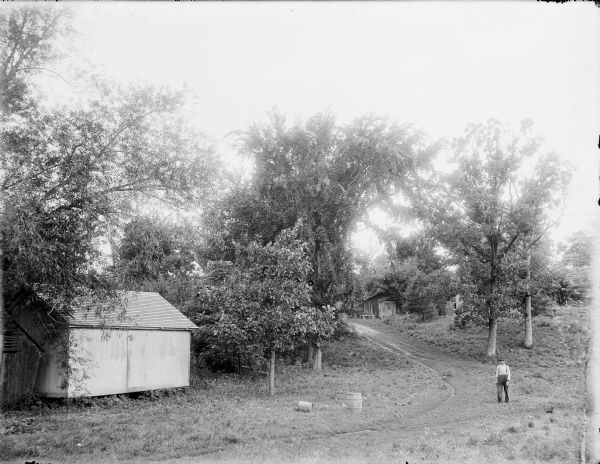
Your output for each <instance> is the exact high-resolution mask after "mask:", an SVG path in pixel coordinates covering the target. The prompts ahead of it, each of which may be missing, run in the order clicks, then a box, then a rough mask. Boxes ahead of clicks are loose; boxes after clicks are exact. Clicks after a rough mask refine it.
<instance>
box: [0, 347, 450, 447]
mask: <svg viewBox="0 0 600 464" xmlns="http://www.w3.org/2000/svg"><path fill="white" fill-rule="evenodd" d="M323 360H324V370H323V373H322V374H320V373H317V372H313V371H312V370H310V369H308V368H306V367H302V366H297V365H296V366H283V367H282V369H281V372H280V373H279V375H278V377H277V379H276V390H277V394H276V396H275V397H274V398H269V397H268V390H267V380H266V379H265V378H258V379H252V378H250V377H238V376H235V375H219V376H215V375H209V376H205V377H197V378H195V379H194V382H193V385H192V386H191V387H190V388H189V389H187V390H186V391H185V392H182V391H175V392H171V394H170V395H168V396H157V395H153V396H144V397H141V398H138V399H132V398H129V397H127V396H125V395H123V396H112V397H104V398H98V399H94V400H92V401H85V402H77V403H74V404H71V405H64V404H52V403H48V402H43V403H41V404H40V405H38V406H37V407H35V408H34V409H33V410H31V411H21V412H19V411H14V412H12V413H10V414H8V415H6V416H5V417H4V419H3V425H0V429H2V428H6V427H8V426H9V425H10V424H14V423H15V420H16V419H19V418H26V419H31V424H30V425H27V426H25V427H23V431H22V432H19V433H12V434H9V435H6V436H4V437H1V441H0V457H2V458H4V459H13V458H21V457H37V456H40V457H44V458H48V459H61V458H64V457H68V456H82V455H86V456H88V459H89V458H90V457H94V456H95V457H106V456H112V457H115V458H118V459H126V458H132V457H136V456H144V457H149V456H151V457H152V458H153V459H164V458H173V457H178V456H195V455H202V454H206V453H211V452H213V451H219V450H222V449H224V448H227V447H228V446H232V445H239V444H247V443H253V444H255V445H257V444H260V443H261V442H268V441H271V440H273V439H284V440H285V439H286V437H290V438H293V439H298V438H302V437H309V436H326V435H331V434H334V433H339V432H348V431H352V430H356V429H359V428H363V427H365V426H368V425H369V424H380V423H383V422H386V421H390V420H393V419H394V415H395V413H396V412H398V411H399V410H400V409H401V408H402V407H403V405H406V404H407V403H414V402H419V401H421V399H424V398H426V397H428V396H431V395H432V392H433V391H437V390H438V389H439V388H440V387H441V381H440V379H439V378H438V377H436V376H435V375H434V374H433V373H432V372H428V371H423V370H422V369H421V368H419V366H416V365H415V364H414V363H413V362H411V361H409V360H408V359H406V357H403V356H401V355H398V356H389V355H387V356H382V353H381V351H380V349H379V348H377V347H374V346H373V345H371V344H369V343H368V342H367V341H365V340H362V339H359V338H349V339H346V340H344V341H341V342H338V343H335V344H330V345H328V346H327V347H325V349H324V353H323ZM400 385H401V388H400ZM353 391H360V392H362V396H363V406H364V411H363V413H361V414H360V415H356V414H350V413H349V412H348V410H346V408H345V407H344V401H345V398H346V393H347V392H353ZM299 400H303V401H310V402H312V403H313V404H314V410H313V411H312V412H311V413H308V414H307V413H302V412H298V411H296V404H297V402H298V401H299Z"/></svg>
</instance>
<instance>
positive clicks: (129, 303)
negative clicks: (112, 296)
mask: <svg viewBox="0 0 600 464" xmlns="http://www.w3.org/2000/svg"><path fill="white" fill-rule="evenodd" d="M124 310H125V311H124V313H122V312H121V311H115V313H112V314H108V315H105V316H103V317H99V316H97V315H96V314H95V312H94V311H93V310H92V309H85V308H79V309H76V310H75V311H74V312H73V315H72V318H71V321H70V325H71V327H112V328H132V329H159V330H191V329H197V328H198V326H197V325H196V324H194V323H193V322H192V321H190V320H189V319H188V318H187V317H185V316H184V315H183V314H181V312H180V311H179V310H178V309H177V308H175V307H174V306H173V305H172V304H171V303H169V302H168V301H167V300H165V299H164V298H163V297H162V296H160V295H159V294H158V293H154V292H126V295H125V308H124ZM117 313H119V314H117Z"/></svg>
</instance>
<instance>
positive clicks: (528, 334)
mask: <svg viewBox="0 0 600 464" xmlns="http://www.w3.org/2000/svg"><path fill="white" fill-rule="evenodd" d="M526 285H527V294H526V296H525V343H524V345H525V348H532V347H533V325H532V322H531V247H527V282H526Z"/></svg>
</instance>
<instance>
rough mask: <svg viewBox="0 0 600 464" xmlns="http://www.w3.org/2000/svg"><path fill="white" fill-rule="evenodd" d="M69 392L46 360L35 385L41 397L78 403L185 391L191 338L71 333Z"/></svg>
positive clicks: (135, 333) (147, 333)
mask: <svg viewBox="0 0 600 464" xmlns="http://www.w3.org/2000/svg"><path fill="white" fill-rule="evenodd" d="M71 337H72V349H71V352H70V355H69V364H70V366H71V369H72V371H73V374H72V376H71V378H70V379H69V386H68V390H67V391H64V390H61V389H60V388H59V387H60V385H61V383H62V379H63V377H62V375H61V373H60V371H59V368H58V364H57V363H56V361H55V360H54V362H53V363H52V360H51V359H50V357H49V358H48V361H50V362H49V363H47V364H46V366H45V369H43V371H44V375H45V378H44V379H42V380H41V381H40V382H38V391H39V393H40V394H42V395H45V396H54V397H77V396H99V395H112V394H119V393H129V392H136V391H145V390H156V389H160V388H175V387H186V386H189V379H190V337H191V335H190V332H189V331H187V330H178V331H166V330H165V331H163V330H109V331H105V330H102V329H99V328H87V327H85V328H84V327H76V328H75V327H73V328H71Z"/></svg>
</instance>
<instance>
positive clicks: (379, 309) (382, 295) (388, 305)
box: [362, 290, 397, 319]
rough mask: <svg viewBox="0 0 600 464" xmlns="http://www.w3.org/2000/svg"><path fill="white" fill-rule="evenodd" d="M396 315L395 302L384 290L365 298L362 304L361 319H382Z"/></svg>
mask: <svg viewBox="0 0 600 464" xmlns="http://www.w3.org/2000/svg"><path fill="white" fill-rule="evenodd" d="M395 314H397V308H396V302H395V301H393V300H392V299H391V296H390V294H389V293H388V292H387V291H385V290H379V291H377V292H375V293H372V294H371V295H369V296H367V298H365V300H364V302H363V314H362V317H363V318H370V317H372V318H377V319H379V318H382V317H388V316H393V315H395Z"/></svg>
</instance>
